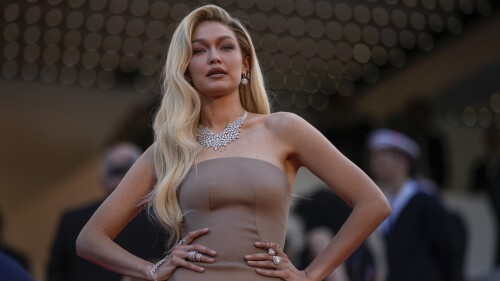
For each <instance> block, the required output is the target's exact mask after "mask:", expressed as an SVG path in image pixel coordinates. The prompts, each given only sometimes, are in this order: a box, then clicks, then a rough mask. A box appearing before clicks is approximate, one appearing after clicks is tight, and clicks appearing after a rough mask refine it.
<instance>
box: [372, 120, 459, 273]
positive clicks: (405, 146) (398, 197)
mask: <svg viewBox="0 0 500 281" xmlns="http://www.w3.org/2000/svg"><path fill="white" fill-rule="evenodd" d="M369 148H370V169H371V172H372V176H373V177H374V180H375V182H376V183H377V184H378V185H379V186H380V187H381V188H382V189H383V190H384V192H385V194H386V196H387V198H388V200H389V203H390V204H391V207H392V213H391V215H390V216H389V217H388V218H387V219H386V220H385V221H384V222H383V223H382V224H381V225H380V227H379V230H380V231H381V232H382V234H383V236H384V237H385V242H386V245H385V248H386V255H387V266H388V277H387V281H400V280H405V281H421V280H426V281H462V280H463V263H464V252H465V241H466V239H465V238H466V237H465V235H466V233H465V227H464V226H463V223H462V221H461V220H460V218H458V217H457V216H456V215H454V214H452V213H450V212H448V211H447V210H446V209H445V207H444V206H443V204H442V203H441V201H440V198H439V197H438V196H439V195H438V194H439V193H438V191H437V188H435V187H433V186H432V185H431V184H429V180H425V181H424V180H420V179H417V177H416V176H415V172H414V171H415V168H416V167H415V163H416V160H417V159H418V158H419V156H420V148H419V146H418V145H417V143H416V142H415V141H414V140H413V139H411V138H409V137H408V136H406V135H403V134H401V133H399V132H396V131H393V130H388V129H379V130H376V131H374V132H373V133H372V134H371V135H370V137H369Z"/></svg>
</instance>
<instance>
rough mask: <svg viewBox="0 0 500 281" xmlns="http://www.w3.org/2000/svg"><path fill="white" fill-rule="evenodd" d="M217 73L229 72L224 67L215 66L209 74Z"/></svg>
mask: <svg viewBox="0 0 500 281" xmlns="http://www.w3.org/2000/svg"><path fill="white" fill-rule="evenodd" d="M215 74H227V72H226V71H224V69H222V68H220V67H215V68H212V69H210V70H209V71H208V73H207V76H211V75H215Z"/></svg>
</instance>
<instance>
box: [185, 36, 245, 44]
mask: <svg viewBox="0 0 500 281" xmlns="http://www.w3.org/2000/svg"><path fill="white" fill-rule="evenodd" d="M226 39H230V40H232V41H236V40H235V39H234V38H233V37H231V36H229V35H223V36H220V37H218V38H217V39H216V42H217V43H219V42H220V41H224V40H226ZM193 43H202V44H206V43H207V40H205V39H203V38H200V39H194V40H192V41H191V44H193Z"/></svg>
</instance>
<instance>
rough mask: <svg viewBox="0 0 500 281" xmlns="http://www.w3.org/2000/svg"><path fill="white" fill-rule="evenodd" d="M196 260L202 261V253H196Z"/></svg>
mask: <svg viewBox="0 0 500 281" xmlns="http://www.w3.org/2000/svg"><path fill="white" fill-rule="evenodd" d="M196 261H197V262H200V261H201V254H200V253H197V254H196Z"/></svg>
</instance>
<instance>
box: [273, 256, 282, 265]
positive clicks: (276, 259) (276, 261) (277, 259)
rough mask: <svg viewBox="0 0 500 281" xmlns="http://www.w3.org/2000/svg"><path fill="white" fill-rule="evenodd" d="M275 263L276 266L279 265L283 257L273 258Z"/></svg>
mask: <svg viewBox="0 0 500 281" xmlns="http://www.w3.org/2000/svg"><path fill="white" fill-rule="evenodd" d="M273 262H274V264H275V265H279V264H280V262H281V257H280V256H273Z"/></svg>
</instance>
